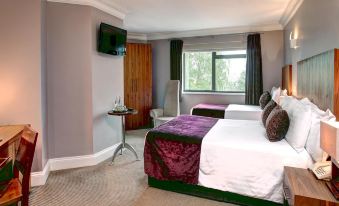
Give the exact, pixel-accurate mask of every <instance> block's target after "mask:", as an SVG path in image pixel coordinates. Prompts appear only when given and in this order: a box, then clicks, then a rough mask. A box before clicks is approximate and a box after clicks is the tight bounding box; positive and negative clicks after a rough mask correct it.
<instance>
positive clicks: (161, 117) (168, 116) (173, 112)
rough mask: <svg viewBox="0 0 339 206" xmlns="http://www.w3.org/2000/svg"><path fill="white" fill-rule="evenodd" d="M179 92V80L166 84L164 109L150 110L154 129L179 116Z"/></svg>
mask: <svg viewBox="0 0 339 206" xmlns="http://www.w3.org/2000/svg"><path fill="white" fill-rule="evenodd" d="M179 90H180V82H179V80H170V81H169V82H168V83H167V87H166V94H165V100H164V108H163V109H162V108H158V109H152V110H151V111H150V116H151V117H152V119H153V123H154V127H157V126H159V125H161V124H163V123H165V122H167V121H170V120H172V119H174V118H175V117H177V116H178V115H180V105H179Z"/></svg>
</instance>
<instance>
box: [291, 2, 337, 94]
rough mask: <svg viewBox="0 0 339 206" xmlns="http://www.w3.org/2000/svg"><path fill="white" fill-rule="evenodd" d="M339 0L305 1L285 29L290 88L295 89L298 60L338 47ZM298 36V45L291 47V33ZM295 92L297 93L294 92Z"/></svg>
mask: <svg viewBox="0 0 339 206" xmlns="http://www.w3.org/2000/svg"><path fill="white" fill-rule="evenodd" d="M338 11H339V1H338V0H326V1H319V0H307V1H304V2H303V4H302V5H301V7H300V8H299V9H298V11H297V12H296V14H295V15H294V17H293V18H292V19H291V21H290V22H289V23H288V25H287V26H286V27H285V29H284V40H285V48H286V49H285V63H286V64H293V88H294V92H295V91H296V85H297V82H296V79H297V78H296V77H297V62H298V61H300V60H302V59H305V58H308V57H311V56H314V55H316V54H319V53H322V52H324V51H327V50H330V49H333V48H339V26H338V19H339V12H338ZM291 31H293V32H294V33H296V34H297V35H298V39H300V47H299V48H297V49H291V48H290V45H289V43H290V41H289V38H290V32H291ZM294 94H296V93H294Z"/></svg>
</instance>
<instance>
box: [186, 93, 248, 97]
mask: <svg viewBox="0 0 339 206" xmlns="http://www.w3.org/2000/svg"><path fill="white" fill-rule="evenodd" d="M182 94H183V95H224V96H245V93H241V92H234V93H232V92H224V93H222V92H182Z"/></svg>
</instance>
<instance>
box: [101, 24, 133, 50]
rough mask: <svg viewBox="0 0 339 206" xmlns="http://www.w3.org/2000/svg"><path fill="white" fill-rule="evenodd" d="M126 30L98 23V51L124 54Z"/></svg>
mask: <svg viewBox="0 0 339 206" xmlns="http://www.w3.org/2000/svg"><path fill="white" fill-rule="evenodd" d="M126 39H127V31H126V30H123V29H120V28H117V27H114V26H111V25H108V24H105V23H101V24H100V29H99V45H98V51H99V52H102V53H106V54H111V55H116V56H123V55H125V54H126Z"/></svg>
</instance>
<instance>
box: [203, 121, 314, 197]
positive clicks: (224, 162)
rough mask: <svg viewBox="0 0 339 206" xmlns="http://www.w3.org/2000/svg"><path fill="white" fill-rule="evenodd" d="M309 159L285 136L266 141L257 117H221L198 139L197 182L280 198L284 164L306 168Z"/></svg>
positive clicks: (310, 162) (248, 194) (306, 154)
mask: <svg viewBox="0 0 339 206" xmlns="http://www.w3.org/2000/svg"><path fill="white" fill-rule="evenodd" d="M311 164H312V159H311V157H310V156H309V155H308V153H307V152H306V150H305V151H303V152H301V153H297V152H296V151H295V150H294V149H293V148H292V147H291V146H290V145H289V144H288V143H287V142H286V141H285V140H282V141H279V142H269V141H268V140H267V139H266V137H265V128H264V127H263V126H262V123H261V122H260V121H251V120H228V119H221V120H219V121H218V122H217V123H216V125H215V126H214V127H213V128H212V129H211V130H210V131H209V132H208V133H207V134H206V136H205V138H204V139H203V142H202V148H201V157H200V172H199V184H200V185H202V186H204V187H208V188H214V189H218V190H222V191H228V192H234V193H237V194H241V195H245V196H250V197H255V198H259V199H265V200H270V201H273V202H279V203H282V202H283V192H282V179H283V170H284V166H294V167H300V168H307V167H308V166H310V165H311Z"/></svg>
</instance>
